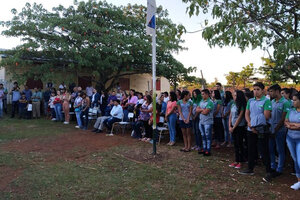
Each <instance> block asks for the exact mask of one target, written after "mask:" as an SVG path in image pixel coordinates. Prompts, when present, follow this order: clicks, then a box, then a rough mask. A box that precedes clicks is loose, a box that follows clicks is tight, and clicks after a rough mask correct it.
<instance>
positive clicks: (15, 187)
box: [0, 119, 300, 200]
mask: <svg viewBox="0 0 300 200" xmlns="http://www.w3.org/2000/svg"><path fill="white" fill-rule="evenodd" d="M0 127H1V130H0V199H180V200H181V199H297V197H299V196H300V193H299V192H298V191H296V192H295V191H292V190H290V189H289V186H290V185H291V184H292V183H294V181H295V180H296V178H295V177H293V176H291V175H289V173H288V172H286V173H285V175H284V176H282V177H279V178H278V179H276V180H274V181H273V183H272V184H265V183H262V179H261V178H262V177H263V175H264V174H263V167H262V166H260V167H257V169H256V174H255V175H254V176H251V177H248V176H240V175H238V174H237V171H236V170H234V169H230V168H229V167H228V164H230V162H231V160H232V159H233V150H232V149H226V150H225V149H223V150H219V151H217V152H213V156H211V157H209V158H207V157H203V156H200V155H198V154H197V153H196V152H191V153H181V152H179V148H180V146H181V144H178V146H175V147H167V146H165V145H163V144H162V145H160V146H159V147H158V153H159V154H158V155H157V156H156V157H153V156H152V155H151V154H150V153H151V151H152V147H151V145H150V144H146V143H142V142H138V141H135V140H134V139H131V138H130V137H129V136H128V134H127V135H123V136H121V135H118V136H114V137H106V136H105V135H103V134H102V135H101V134H98V135H95V134H93V133H91V132H90V131H86V132H84V131H81V130H75V128H73V127H74V126H73V125H63V124H61V123H55V122H51V121H47V120H43V119H40V120H30V121H27V120H17V119H4V120H0Z"/></svg>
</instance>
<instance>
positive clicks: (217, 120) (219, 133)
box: [212, 90, 224, 148]
mask: <svg viewBox="0 0 300 200" xmlns="http://www.w3.org/2000/svg"><path fill="white" fill-rule="evenodd" d="M212 99H213V104H214V109H213V113H214V115H213V116H214V123H213V129H214V140H215V142H216V148H220V143H221V142H222V140H223V136H224V127H223V123H222V109H223V108H222V104H223V103H222V98H221V94H220V92H219V90H214V91H213V92H212Z"/></svg>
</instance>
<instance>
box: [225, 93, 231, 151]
mask: <svg viewBox="0 0 300 200" xmlns="http://www.w3.org/2000/svg"><path fill="white" fill-rule="evenodd" d="M224 97H225V98H224V102H223V106H222V122H223V127H224V138H225V141H224V144H223V146H224V145H225V144H227V147H231V146H232V144H231V143H232V137H231V134H229V126H228V125H229V123H228V121H229V114H230V110H231V105H232V103H233V100H232V93H231V92H230V91H226V92H225V96H224Z"/></svg>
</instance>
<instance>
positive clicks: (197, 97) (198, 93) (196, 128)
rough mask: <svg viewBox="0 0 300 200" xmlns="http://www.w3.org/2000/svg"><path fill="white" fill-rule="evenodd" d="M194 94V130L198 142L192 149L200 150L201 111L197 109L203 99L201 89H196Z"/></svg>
mask: <svg viewBox="0 0 300 200" xmlns="http://www.w3.org/2000/svg"><path fill="white" fill-rule="evenodd" d="M192 96H193V97H192V100H193V131H194V135H195V142H196V145H195V146H194V147H193V148H192V149H195V150H197V151H199V150H200V149H201V148H202V138H201V133H200V129H199V121H200V116H199V113H197V112H196V110H197V107H198V106H199V104H200V102H201V100H202V96H201V91H200V90H199V89H195V90H194V91H193V93H192Z"/></svg>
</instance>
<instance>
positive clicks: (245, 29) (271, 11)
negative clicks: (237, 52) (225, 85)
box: [183, 0, 300, 83]
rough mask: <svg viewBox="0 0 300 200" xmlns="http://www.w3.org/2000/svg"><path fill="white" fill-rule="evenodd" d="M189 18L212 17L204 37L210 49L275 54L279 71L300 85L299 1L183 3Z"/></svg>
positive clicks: (209, 0)
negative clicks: (231, 47)
mask: <svg viewBox="0 0 300 200" xmlns="http://www.w3.org/2000/svg"><path fill="white" fill-rule="evenodd" d="M183 2H186V3H188V4H189V5H188V12H189V14H190V15H199V14H202V13H204V14H207V15H209V17H208V18H211V17H210V16H212V18H213V20H212V22H211V23H210V22H209V21H207V20H205V24H206V27H205V28H204V30H203V33H202V36H203V38H204V39H205V40H207V41H208V43H209V45H210V46H215V45H218V46H221V47H222V46H238V47H239V48H241V50H242V51H244V50H245V49H246V48H247V47H252V48H253V49H255V48H257V47H261V48H263V49H265V50H270V51H273V54H272V55H270V59H272V60H274V62H275V64H276V66H275V68H276V70H278V71H281V73H282V74H283V76H285V77H286V78H290V79H292V80H293V81H294V82H296V83H298V82H299V81H300V77H299V75H300V38H299V31H300V28H299V19H300V1H299V0H274V1H269V0H183Z"/></svg>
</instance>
